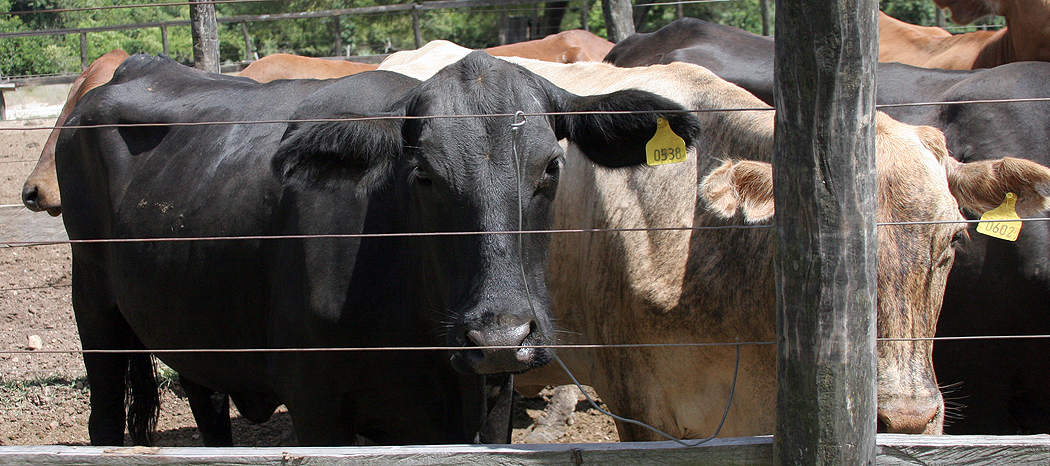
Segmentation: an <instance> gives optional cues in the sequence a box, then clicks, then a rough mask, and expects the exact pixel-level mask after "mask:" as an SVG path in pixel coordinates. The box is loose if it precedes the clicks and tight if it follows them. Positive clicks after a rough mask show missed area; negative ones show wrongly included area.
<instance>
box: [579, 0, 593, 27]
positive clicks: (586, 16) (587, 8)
mask: <svg viewBox="0 0 1050 466" xmlns="http://www.w3.org/2000/svg"><path fill="white" fill-rule="evenodd" d="M590 16H591V2H589V1H588V0H583V12H582V14H581V15H580V22H581V23H583V30H584V31H587V32H591V25H590Z"/></svg>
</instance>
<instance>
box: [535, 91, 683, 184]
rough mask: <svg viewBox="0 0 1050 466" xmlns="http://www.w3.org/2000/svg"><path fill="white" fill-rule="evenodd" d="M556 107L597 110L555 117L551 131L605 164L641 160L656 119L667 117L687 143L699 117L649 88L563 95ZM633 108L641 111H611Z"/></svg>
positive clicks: (654, 130) (608, 165)
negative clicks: (554, 126) (553, 130)
mask: <svg viewBox="0 0 1050 466" xmlns="http://www.w3.org/2000/svg"><path fill="white" fill-rule="evenodd" d="M559 97H560V98H556V99H555V100H556V101H558V102H559V104H558V105H556V106H557V107H558V111H563V112H595V113H584V114H570V115H559V116H557V117H556V118H555V120H556V128H555V132H556V133H557V136H558V138H559V139H561V138H568V139H569V140H570V141H572V142H573V143H575V144H576V145H577V146H578V147H579V148H580V150H581V151H582V152H583V154H584V155H586V156H587V157H588V158H589V159H591V160H593V161H594V162H595V163H598V164H599V165H604V166H607V167H613V168H617V167H625V166H629V165H638V164H644V163H645V161H646V158H645V156H646V154H645V145H646V143H648V142H649V140H650V139H652V137H653V135H654V134H656V120H657V118H659V117H662V118H666V119H667V121H668V123H670V126H671V129H672V130H673V131H674V132H675V134H677V135H678V136H680V137H681V138H682V139H684V140H685V144H686V146H691V145H692V144H693V141H694V139H695V138H696V136H697V135H698V134H699V132H700V121H699V120H698V119H697V118H696V116H695V115H693V114H691V113H683V112H682V110H684V109H683V108H682V106H681V105H679V104H677V103H675V102H674V101H671V100H669V99H666V98H664V97H661V96H658V95H656V94H653V93H651V92H645V91H640V90H637V89H628V90H623V91H616V92H613V93H611V94H602V95H594V96H576V95H572V94H568V95H567V96H566V95H565V94H562V95H561V96H559ZM623 111H628V112H631V111H636V112H641V113H626V114H624V113H610V112H623Z"/></svg>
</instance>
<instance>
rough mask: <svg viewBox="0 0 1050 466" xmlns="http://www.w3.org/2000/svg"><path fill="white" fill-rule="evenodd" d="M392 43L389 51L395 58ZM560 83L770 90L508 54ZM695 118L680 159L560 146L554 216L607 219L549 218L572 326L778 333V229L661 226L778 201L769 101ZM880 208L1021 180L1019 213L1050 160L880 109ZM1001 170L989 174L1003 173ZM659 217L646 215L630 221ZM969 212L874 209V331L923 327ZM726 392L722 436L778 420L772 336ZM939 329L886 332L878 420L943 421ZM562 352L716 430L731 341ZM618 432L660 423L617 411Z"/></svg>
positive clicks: (678, 69)
mask: <svg viewBox="0 0 1050 466" xmlns="http://www.w3.org/2000/svg"><path fill="white" fill-rule="evenodd" d="M444 44H445V47H441V45H442V44H434V46H433V47H432V48H430V51H431V54H430V55H422V56H417V57H416V59H415V60H414V61H410V60H400V64H398V65H390V66H387V63H386V62H384V63H383V64H381V65H380V69H389V70H390V71H396V72H406V73H409V74H410V75H412V76H414V77H417V78H420V77H425V76H427V75H429V73H431V72H432V71H431V70H436V69H440V67H441V66H442V65H444V64H447V63H448V62H450V61H455V59H456V58H457V57H458V56H460V55H461V54H462V53H464V51H463V50H459V51H457V50H455V49H450V48H449V47H448V46H447V45H448V43H447V42H446V43H444ZM394 58H396V57H391V59H394ZM507 60H509V61H512V62H515V63H518V64H521V65H522V66H525V67H526V68H528V69H529V70H530V71H533V72H535V73H537V74H539V75H540V76H543V77H544V78H547V79H549V80H550V81H551V82H553V83H555V84H556V85H558V86H560V87H563V88H565V89H567V90H569V91H570V92H575V93H578V94H591V93H598V92H611V91H614V90H618V89H627V88H636V89H642V90H649V91H651V92H657V93H659V94H661V95H663V96H665V97H668V98H671V99H673V100H675V101H677V102H678V103H680V104H682V105H684V106H685V107H687V108H691V109H701V110H710V109H732V108H758V107H763V106H764V105H763V103H762V102H761V101H759V100H758V99H757V98H755V97H754V96H753V95H751V94H749V93H748V92H746V91H744V90H743V89H741V88H739V87H736V86H734V85H731V84H729V83H727V82H725V81H723V80H721V79H719V78H717V77H716V76H714V75H713V74H711V73H710V72H709V71H707V70H706V69H704V68H701V67H698V66H696V65H690V64H685V63H673V64H670V65H655V66H651V67H643V68H626V69H625V68H616V67H613V66H611V65H608V64H604V63H576V64H572V65H560V64H555V63H545V62H539V61H535V60H521V59H513V58H508V59H507ZM698 117H699V118H700V119H701V128H703V133H702V134H701V136H700V138H699V143H698V146H699V149H698V153H690V154H689V157H688V160H689V162H688V163H677V164H671V165H667V166H661V167H657V168H639V169H634V170H623V171H618V172H617V171H612V170H605V169H601V168H598V167H594V166H593V164H589V163H586V161H585V160H584V159H582V158H581V156H580V155H579V154H578V152H577V151H576V149H575V148H574V147H572V146H570V149H569V151H568V153H567V156H566V161H565V168H564V171H563V174H562V179H563V180H565V181H563V184H562V185H561V186H560V187H559V189H558V192H557V195H556V198H555V224H554V228H555V229H559V230H560V229H565V230H576V229H584V230H588V229H613V230H614V231H611V232H594V233H564V234H556V235H554V236H553V238H552V242H551V261H550V267H551V269H550V273H549V277H550V290H551V300H552V304H553V309H554V312H555V317H556V321H557V322H558V324H559V326H560V328H561V330H563V332H562V341H563V342H565V343H584V344H661V343H672V344H673V343H691V342H698V343H704V342H712V343H716V342H723V343H724V342H734V341H743V342H772V341H775V340H776V334H775V328H776V325H775V313H774V309H775V293H774V291H775V286H774V283H773V268H772V257H773V244H774V238H773V237H772V235H773V232H772V231H771V230H770V229H748V228H734V229H726V230H696V231H690V230H674V229H671V230H666V229H660V228H675V227H686V228H688V227H704V226H726V225H743V224H747V223H763V222H767V221H768V220H769V219H770V217H771V216H772V215H773V208H772V204H771V203H772V197H771V189H770V186H771V182H772V179H771V169H770V167H769V164H768V162H769V159H770V157H771V156H772V152H773V150H772V147H773V120H774V115H773V112H772V111H766V112H703V113H699V114H698ZM876 124H877V142H876V147H877V151H878V159H877V169H878V177H879V193H878V196H879V198H878V201H879V202H878V214H877V215H878V221H879V222H908V221H961V220H963V217H962V214H961V212H960V207H964V208H967V209H968V210H971V211H979V212H983V211H986V210H989V209H991V208H994V207H996V206H998V205H999V203H1000V202H1002V198H1003V196H1004V194H1005V191H1004V189H1009V190H1016V191H1015V192H1023V193H1025V194H1024V195H1023V196H1024V197H1025V198H1026V199H1027V202H1026V205H1025V206H1024V208H1023V209H1022V210H1023V211H1024V213H1022V214H1021V215H1025V214H1028V215H1031V214H1032V213H1034V212H1038V211H1039V210H1040V209H1043V208H1045V206H1047V205H1050V199H1047V198H1045V197H1043V196H1040V195H1038V194H1037V193H1036V191H1035V190H1034V189H1033V184H1035V185H1037V186H1038V187H1042V188H1044V189H1045V187H1046V185H1047V184H1050V170H1048V169H1046V168H1045V167H1041V166H1039V165H1037V164H1035V163H1032V162H1027V161H1021V160H1017V159H1001V160H995V161H984V162H977V163H972V164H962V163H959V162H956V161H955V160H953V159H951V158H950V157H948V153H947V150H946V149H945V143H944V137H943V135H941V133H940V132H939V131H937V130H936V129H934V128H930V127H925V126H923V127H917V126H911V125H906V124H903V123H899V122H897V121H894V120H892V119H890V118H889V117H887V116H885V115H884V114H882V113H880V114H879V115H878V117H877V119H876ZM997 183H998V184H997ZM649 228H657V230H652V231H640V230H645V229H649ZM964 230H965V225H964V224H962V223H943V224H919V225H908V226H883V227H880V228H879V231H878V241H879V252H878V254H879V277H878V284H879V292H878V320H877V323H878V336H879V337H880V338H908V337H919V338H925V337H932V336H933V335H934V331H935V327H936V321H937V313H938V311H939V310H940V303H941V297H942V295H943V292H944V284H945V279H946V277H947V274H948V270H949V269H950V268H951V264H952V260H953V258H954V241H953V240H954V238H955V237H956V234H957V233H959V232H961V231H964ZM741 353H742V361H741V364H740V368H741V371H740V374H739V381H738V383H737V384H736V387H737V391H736V393H735V397H734V402H733V405H732V407H731V409H730V412H729V417H728V419H727V421H726V425H725V427H724V428H723V430H722V432H721V435H723V436H739V435H760V434H770V433H772V432H773V428H774V415H775V406H774V404H775V398H776V397H775V393H776V392H775V382H776V371H775V366H776V364H775V361H776V350H775V348H774V347H773V346H752V345H746V346H744V347H743V348H742V351H741ZM931 353H932V344H931V343H930V342H929V341H921V342H880V343H879V344H878V369H879V370H878V397H879V398H878V410H879V419H880V421H881V423H882V426H883V430H886V431H890V432H916V433H919V432H925V433H940V432H941V429H942V426H943V419H944V405H943V400H942V398H941V394H940V391H939V390H938V386H937V381H936V377H935V376H934V373H933V366H932V361H931ZM559 354H560V355H561V357H562V359H563V360H564V361H565V363H566V364H567V365H568V366H569V367H570V369H572V370H573V372H574V373H575V374H576V375H577V376H578V377H579V378H580V380H581V381H582V382H584V383H589V384H591V385H592V386H594V387H595V388H596V389H597V390H598V392H599V393H600V394H601V395H602V397H603V400H604V401H605V402H606V403H608V405H609V406H610V407H611V408H612V409H613V411H614V412H615V413H617V414H620V415H623V416H626V417H629V418H632V419H637V420H641V421H643V422H646V423H649V424H651V425H654V426H656V427H658V428H660V429H661V430H664V431H666V432H669V433H670V434H671V435H674V436H676V437H681V438H702V437H706V436H708V435H710V434H711V433H713V432H714V429H715V427H716V426H717V425H718V422H719V420H720V418H721V414H722V410H723V408H724V407H725V403H726V399H727V397H728V395H729V388H730V385H731V383H732V380H733V366H734V362H735V358H734V350H733V348H731V347H707V348H704V347H671V348H641V349H638V348H632V349H623V348H603V349H566V350H560V351H559ZM538 371H539V372H530V373H529V374H525V375H522V376H517V377H516V380H517V383H520V384H527V385H534V384H542V385H546V384H561V383H565V382H566V380H567V379H566V378H565V377H564V375H563V374H561V373H560V372H561V371H560V369H559V368H558V367H548V368H541V369H539V370H538ZM618 428H619V430H620V436H621V439H622V440H628V441H633V440H656V439H660V437H658V436H655V435H654V434H652V433H651V432H649V431H648V430H644V429H641V428H638V427H635V426H631V425H618Z"/></svg>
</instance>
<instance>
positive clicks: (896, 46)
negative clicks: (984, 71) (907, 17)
mask: <svg viewBox="0 0 1050 466" xmlns="http://www.w3.org/2000/svg"><path fill="white" fill-rule="evenodd" d="M934 3H936V4H937V6H939V7H941V8H947V9H949V10H951V16H952V21H954V22H956V23H958V24H969V23H971V22H973V21H974V20H976V19H978V18H981V17H984V16H989V15H998V16H1003V17H1005V18H1006V27H1005V28H1003V29H1000V30H998V31H976V32H969V33H965V34H956V35H952V36H944V35H943V34H940V33H938V32H936V29H938V28H924V27H921V26H914V25H910V24H907V23H902V22H900V21H896V20H892V18H889V17H887V16H885V15H883V17H880V19H879V61H881V62H901V63H905V64H908V65H914V66H921V67H924V68H944V69H956V70H969V69H977V68H993V67H996V66H999V65H1002V64H1006V63H1012V62H1016V61H1050V27H1048V26H1047V25H1048V24H1050V4H1048V3H1047V2H1046V1H1043V0H934ZM916 28H918V29H916Z"/></svg>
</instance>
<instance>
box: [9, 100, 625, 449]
mask: <svg viewBox="0 0 1050 466" xmlns="http://www.w3.org/2000/svg"><path fill="white" fill-rule="evenodd" d="M14 95H16V96H17V95H18V93H14ZM54 96H58V99H61V98H64V96H65V92H64V91H62V90H55V91H51V92H50V96H48V97H47V99H49V100H50V102H46V104H47V105H50V106H52V107H53V106H54V105H55V104H56V102H54V100H55V97H54ZM8 102H9V104H11V105H10V106H9V111H10V110H11V109H14V110H15V111H16V114H17V111H18V110H19V104H18V103H17V99H14V102H13V101H12V99H10V98H9V99H8ZM57 103H61V100H59V101H58V102H57ZM33 105H36V106H40V105H43V104H40V103H36V104H34V103H33V102H29V103H28V104H25V106H26V107H30V106H33ZM56 114H57V112H56ZM53 124H54V119H53V118H51V119H46V118H41V119H32V120H12V121H2V122H0V206H7V205H20V204H21V200H20V193H21V189H22V184H23V182H24V181H25V179H26V177H27V176H28V175H29V173H30V172H31V171H32V169H33V167H34V165H35V162H36V158H37V157H38V156H39V154H40V150H41V147H42V145H43V143H44V141H45V140H46V139H47V136H48V131H46V130H34V129H32V128H39V127H45V126H52V125H53ZM6 128H14V130H7V129H6ZM38 215H47V214H44V213H41V214H38ZM70 261H71V259H70V251H69V246H68V245H64V244H63V245H43V246H26V247H4V245H0V316H2V322H0V445H85V444H87V443H88V432H87V420H88V413H89V409H88V394H89V392H90V387H88V386H87V385H86V379H85V376H84V364H83V361H82V359H81V357H80V355H78V354H75V353H71V352H70V351H74V350H77V349H79V347H80V342H79V339H78V337H77V329H76V322H75V321H74V318H73V309H72V305H71V302H70V288H69V287H70V268H71V266H70ZM37 346H39V348H37V349H33V350H30V349H29V348H30V347H37ZM161 370H162V376H163V378H162V388H163V390H162V394H161V396H162V405H161V417H160V422H159V426H158V436H157V438H158V443H159V445H161V446H201V445H202V443H201V441H200V437H199V435H198V433H197V429H196V426H195V424H194V422H193V417H192V415H191V413H190V409H189V405H188V404H187V403H186V399H185V397H184V396H183V395H182V392H181V390H180V389H179V387H178V383H177V377H175V376H174V375H173V374H171V372H170V370H167V371H166V370H164V368H163V367H162V368H161ZM573 397H575V398H573ZM552 399H555V401H558V402H552ZM573 399H575V403H573ZM518 401H519V403H517V406H518V409H517V412H516V414H515V420H514V443H543V442H557V443H578V442H611V441H616V440H617V439H618V437H617V435H616V430H615V427H614V425H613V422H612V420H611V419H610V418H609V417H608V416H605V415H603V414H601V413H599V412H598V411H597V410H595V409H593V408H590V407H589V406H588V405H587V402H586V401H584V398H583V396H582V395H580V394H579V392H578V391H577V390H575V388H571V389H569V388H568V387H566V388H562V389H559V390H555V389H553V388H548V389H547V390H545V391H544V392H542V393H541V394H540V396H537V397H535V398H527V399H526V398H520V397H519V399H518ZM559 406H560V407H559ZM556 409H562V410H567V411H569V412H572V415H571V416H570V417H569V419H568V424H569V425H560V424H556V425H545V424H549V422H545V421H544V420H545V419H549V418H550V417H551V416H550V413H551V412H552V411H553V410H556ZM545 410H546V411H545ZM545 413H546V414H547V415H546V416H545ZM233 416H234V420H233V425H234V442H235V443H236V444H237V445H240V446H277V445H280V444H281V438H282V436H284V435H285V433H286V432H287V431H289V429H290V427H291V423H290V421H289V418H288V415H287V413H286V412H284V411H283V408H282V409H281V410H279V411H278V412H277V413H276V414H275V415H274V416H273V418H272V419H271V420H270V421H268V422H266V423H264V424H261V425H253V424H251V423H249V422H248V421H246V420H244V419H242V418H241V417H240V416H239V415H237V414H236V412H234V414H233ZM537 420H540V421H539V422H538V421H537ZM128 442H130V440H128Z"/></svg>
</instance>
